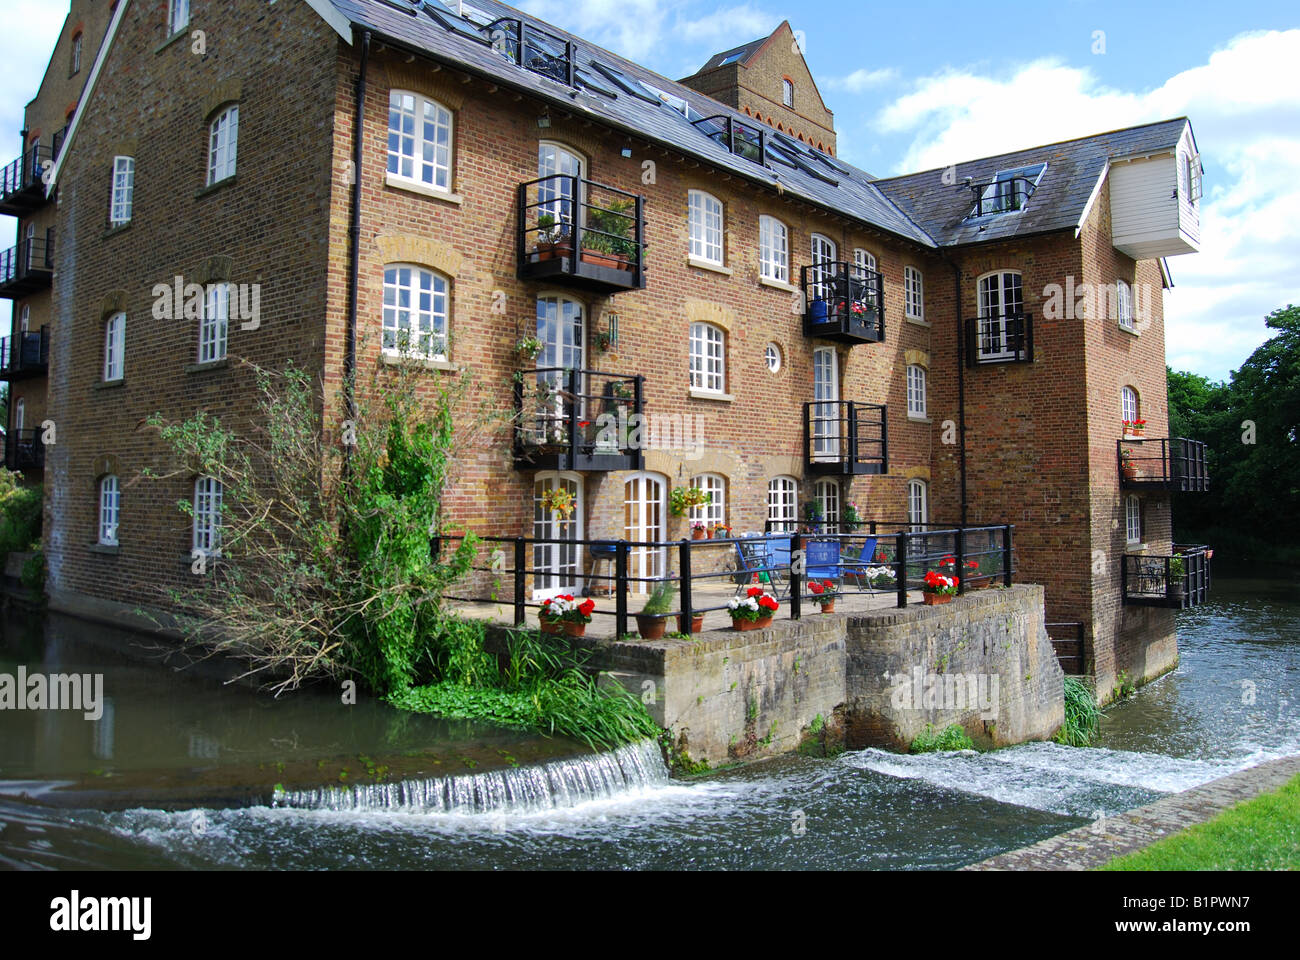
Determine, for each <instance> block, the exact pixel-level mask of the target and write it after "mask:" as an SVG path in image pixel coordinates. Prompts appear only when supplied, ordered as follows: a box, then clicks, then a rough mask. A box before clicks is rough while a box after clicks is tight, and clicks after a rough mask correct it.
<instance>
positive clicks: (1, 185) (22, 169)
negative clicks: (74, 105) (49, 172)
mask: <svg viewBox="0 0 1300 960" xmlns="http://www.w3.org/2000/svg"><path fill="white" fill-rule="evenodd" d="M67 135H68V128H67V127H64V128H63V129H62V130H60V131H58V132H57V133H55V134H54V137H53V142H52V143H51V144H39V145H37V146H35V147H32V148H31V149H30V150H28V151H27V152H26V153H24V154H23V155H22V156H21V157H19V158H18V159H16V160H12V161H10V162H9V163H7V164H5V166H4V167H0V214H6V215H8V216H11V217H25V216H27V215H28V214H29V213H31V212H32V211H33V210H38V209H40V208H41V207H43V206H44V205H45V204H46V202H47V201H48V199H49V198H48V197H47V196H46V195H45V179H44V177H45V169H46V166H47V165H48V164H51V163H53V162H54V161H55V160H57V159H58V157H59V151H60V150H62V149H63V141H64V140H65V139H66V138H67Z"/></svg>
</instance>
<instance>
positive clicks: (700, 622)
mask: <svg viewBox="0 0 1300 960" xmlns="http://www.w3.org/2000/svg"><path fill="white" fill-rule="evenodd" d="M687 620H688V618H687V616H686V614H684V613H679V614H678V615H677V632H678V633H689V634H696V633H699V632H700V631H701V630H703V629H704V614H702V613H694V612H692V613H691V615H690V617H689V620H690V622H689V624H688V623H687ZM688 625H689V626H690V629H689V630H687V629H686V628H687V626H688Z"/></svg>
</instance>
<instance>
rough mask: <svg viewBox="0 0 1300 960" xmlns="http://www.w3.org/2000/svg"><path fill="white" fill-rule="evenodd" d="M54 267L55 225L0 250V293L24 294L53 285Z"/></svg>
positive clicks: (12, 295)
mask: <svg viewBox="0 0 1300 960" xmlns="http://www.w3.org/2000/svg"><path fill="white" fill-rule="evenodd" d="M53 271H54V228H53V227H50V228H49V229H48V230H46V231H45V236H44V237H33V238H32V239H31V240H20V241H19V243H18V245H17V246H16V247H10V248H9V249H8V250H5V251H3V252H0V296H3V297H21V296H26V295H27V294H29V293H31V292H33V291H35V290H39V289H41V288H42V287H46V286H49V284H50V279H51V277H52V275H53Z"/></svg>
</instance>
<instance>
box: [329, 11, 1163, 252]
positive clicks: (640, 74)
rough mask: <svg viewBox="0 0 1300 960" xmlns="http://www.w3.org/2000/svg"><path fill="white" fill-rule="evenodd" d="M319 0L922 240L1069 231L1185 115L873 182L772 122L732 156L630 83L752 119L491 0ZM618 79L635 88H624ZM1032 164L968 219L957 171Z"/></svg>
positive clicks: (389, 37) (646, 135) (954, 241)
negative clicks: (494, 41) (523, 34)
mask: <svg viewBox="0 0 1300 960" xmlns="http://www.w3.org/2000/svg"><path fill="white" fill-rule="evenodd" d="M323 2H328V3H329V4H330V5H332V7H333V8H334V9H335V10H336V11H338V13H340V14H341V15H342V16H343V17H345V18H347V20H349V21H350V22H351V23H352V24H353V25H354V26H357V27H361V28H366V29H369V30H371V31H372V33H373V34H375V35H376V36H377V37H379V38H380V39H382V40H384V41H385V42H388V43H390V44H397V45H401V46H406V47H408V48H410V49H413V50H417V51H420V52H421V53H423V54H425V55H427V56H430V57H432V58H434V59H436V60H439V61H441V62H444V63H447V64H449V65H455V66H459V67H460V68H461V69H464V70H466V71H469V72H472V73H476V74H479V75H482V76H487V77H490V78H492V79H493V81H494V82H498V83H500V84H501V85H503V86H508V87H513V88H515V89H517V90H520V91H523V92H526V93H528V94H530V95H532V96H534V97H537V98H538V99H540V100H542V101H544V102H547V103H550V104H553V105H555V106H556V107H557V108H559V109H561V110H564V111H565V112H568V113H572V114H575V115H579V116H581V115H584V114H586V115H589V116H590V117H591V118H592V119H593V120H598V121H600V122H603V123H606V124H608V125H609V126H611V127H613V128H615V129H621V130H623V131H626V132H628V133H630V134H632V135H634V136H637V137H639V138H641V139H645V140H649V141H652V142H657V143H660V144H663V145H665V146H669V147H671V148H672V149H674V150H676V151H680V152H681V153H684V154H687V155H689V156H692V157H694V158H696V159H699V160H701V161H703V162H707V163H708V164H710V165H712V166H714V167H717V168H720V169H722V170H725V171H728V172H730V173H732V174H733V175H736V176H739V177H742V178H744V179H747V180H750V181H755V182H758V183H762V184H766V185H767V186H769V187H772V188H774V189H779V190H780V191H782V192H784V193H787V194H790V195H792V196H795V197H798V198H799V199H802V200H805V201H808V202H810V203H813V204H815V205H817V206H819V207H822V208H824V209H826V210H829V211H832V212H834V213H839V214H843V215H845V216H848V217H852V218H854V219H856V220H858V221H860V222H863V223H865V224H869V225H871V226H874V227H877V228H879V229H882V230H885V231H888V232H890V233H893V234H895V235H897V236H899V237H902V238H904V239H906V240H909V241H911V242H913V243H917V244H920V245H921V246H924V247H931V248H933V247H939V246H955V245H960V244H965V243H972V242H983V241H988V240H996V239H1002V238H1006V237H1013V236H1025V235H1029V234H1034V233H1041V232H1046V231H1053V230H1063V229H1068V228H1073V227H1074V226H1076V225H1077V223H1078V221H1079V219H1080V216H1081V215H1082V213H1083V211H1084V209H1085V208H1086V206H1087V204H1088V200H1089V198H1090V197H1091V196H1092V193H1093V190H1094V188H1095V187H1096V186H1097V182H1098V178H1099V177H1100V176H1101V173H1102V172H1103V171H1104V170H1105V168H1106V164H1107V161H1108V160H1110V159H1112V158H1116V157H1123V156H1134V155H1141V154H1143V153H1148V152H1159V151H1163V150H1169V149H1172V148H1173V147H1174V146H1176V144H1177V143H1178V139H1179V137H1180V136H1181V135H1182V131H1183V128H1184V126H1185V125H1186V124H1187V122H1188V121H1187V120H1186V119H1185V118H1180V119H1177V120H1168V121H1163V122H1161V123H1154V124H1147V125H1145V126H1140V127H1132V128H1129V129H1125V130H1117V131H1113V132H1110V133H1103V134H1098V135H1096V136H1091V137H1082V138H1079V139H1076V140H1069V141H1066V142H1064V143H1056V144H1049V145H1046V146H1042V147H1035V148H1033V149H1029V150H1020V151H1017V152H1015V153H1008V154H1003V155H1001V156H997V157H986V158H983V159H979V160H973V161H970V162H968V163H961V164H958V165H957V171H956V174H957V176H956V183H955V184H953V185H948V184H944V183H943V182H942V176H943V172H944V171H943V170H942V169H937V170H930V171H926V172H924V173H916V174H909V175H906V176H901V177H892V178H888V179H884V180H878V179H876V178H874V177H872V176H871V175H870V174H868V173H866V172H865V171H863V170H860V169H858V168H857V167H854V166H853V165H851V164H848V163H845V162H844V161H843V160H841V159H839V158H838V157H829V156H826V155H825V154H820V153H818V152H817V151H815V150H813V149H812V148H811V147H808V146H806V145H805V144H801V143H799V142H798V141H796V140H794V139H793V138H790V137H786V136H783V135H781V134H778V133H776V132H774V131H770V130H765V131H764V132H765V133H766V135H767V137H768V138H769V142H773V141H774V142H775V143H777V144H780V145H783V147H784V151H785V152H786V160H784V161H782V160H779V159H777V158H776V157H775V155H774V152H773V151H772V150H771V148H769V153H768V157H767V162H766V163H765V164H760V163H757V162H755V161H753V160H749V159H746V158H745V157H742V156H739V155H737V154H734V153H732V152H731V151H730V150H728V149H726V147H724V146H723V145H722V144H721V143H719V142H718V141H717V140H715V139H713V138H712V137H709V136H708V135H707V134H706V133H705V132H703V131H702V130H701V129H699V128H698V127H696V126H693V125H692V123H691V122H690V120H688V119H687V118H686V116H684V115H683V113H682V112H680V111H679V110H678V109H674V108H673V107H672V106H669V105H668V104H667V103H665V102H663V101H662V100H661V99H660V98H659V97H658V96H656V95H655V94H654V93H653V92H651V91H647V90H646V89H644V88H642V87H640V86H639V84H640V83H644V84H648V85H650V86H651V87H654V88H655V89H656V90H658V91H662V92H664V93H666V94H668V95H669V97H670V98H672V99H674V100H676V101H679V102H681V103H684V104H685V105H686V107H687V109H688V112H690V113H691V114H692V119H695V118H696V117H697V116H698V117H709V116H717V115H724V116H730V117H732V118H734V119H735V120H736V121H739V122H741V123H744V124H746V125H748V126H750V128H751V129H753V128H757V127H758V126H759V125H758V124H757V123H755V121H754V120H753V119H752V118H750V117H747V116H746V115H744V114H742V113H740V112H738V111H736V110H733V109H731V108H729V107H726V106H724V105H723V104H721V103H719V102H718V101H716V100H714V99H712V98H711V97H708V96H705V95H704V94H702V93H699V92H697V91H695V90H692V89H691V88H690V87H687V86H684V85H682V84H680V83H678V82H676V81H673V80H669V79H667V78H666V77H662V76H660V75H659V74H657V73H655V72H654V71H652V70H648V69H646V68H645V67H642V66H640V65H638V64H636V63H633V62H631V61H630V60H626V59H624V58H622V57H620V56H618V55H617V54H614V53H611V52H610V51H608V50H604V49H602V48H601V47H598V46H596V45H594V44H591V43H587V42H586V41H584V40H582V39H581V38H579V37H577V36H575V35H573V34H570V33H567V32H566V31H564V30H561V29H559V28H558V27H554V26H551V25H550V24H547V23H545V22H543V21H541V20H538V19H537V18H536V17H531V16H528V15H527V14H524V13H522V12H520V11H518V10H516V9H514V8H513V7H510V6H508V5H506V4H504V3H499V2H496V0H470V2H469V3H468V4H467V5H466V8H465V10H466V15H467V17H468V18H470V19H462V18H459V17H457V16H456V15H455V13H454V12H453V11H452V10H451V9H450V8H449V7H446V6H444V5H443V4H441V3H439V2H437V0H425V2H424V3H421V2H420V0H323ZM497 17H511V18H516V19H521V20H523V21H525V22H526V23H529V24H532V25H534V26H536V27H539V28H541V29H542V30H544V31H546V32H547V33H549V34H551V35H553V36H554V37H557V38H559V39H560V40H561V41H571V42H572V43H573V44H574V45H575V50H576V60H577V67H578V69H579V71H580V72H581V76H580V83H579V86H580V89H576V90H575V89H574V88H571V87H569V86H568V85H567V84H566V83H564V82H561V81H558V80H554V79H551V78H550V77H547V76H543V75H542V74H540V73H536V72H534V71H532V70H528V69H525V68H524V67H521V66H519V65H518V64H516V63H514V62H512V61H511V60H509V59H507V58H506V57H504V56H502V55H500V54H498V53H496V52H495V51H493V49H492V48H491V46H490V45H489V44H488V43H487V42H486V38H485V37H483V34H482V33H481V31H480V29H479V27H481V26H482V25H483V23H484V21H486V20H488V19H494V18H497ZM474 21H477V23H476V22H474ZM480 38H482V39H480ZM766 39H767V38H763V39H760V40H755V41H752V42H751V43H748V44H745V45H744V46H743V47H736V48H733V49H732V50H730V51H724V53H721V54H718V55H717V56H715V57H714V58H713V60H719V61H720V60H721V59H725V58H726V57H727V55H729V54H731V53H735V52H738V51H743V50H749V48H751V47H752V48H754V49H757V48H758V47H759V46H761V45H762V44H763V42H764V41H765V40H766ZM750 52H751V53H752V51H750ZM713 60H710V63H713ZM706 67H707V65H706ZM602 68H603V69H602ZM610 71H612V74H611V72H610ZM615 78H618V79H615ZM625 85H630V86H631V87H632V88H633V89H635V90H636V91H638V92H637V93H635V94H634V93H632V92H629V91H628V90H627V89H626V86H625ZM602 91H603V92H602ZM609 94H615V95H614V96H610V95H609ZM790 154H795V155H797V157H798V164H799V165H798V166H792V165H790V164H789V160H788V158H789V155H790ZM1040 162H1046V164H1047V169H1046V170H1045V171H1044V173H1043V176H1042V179H1041V180H1040V182H1039V184H1038V187H1037V189H1036V191H1035V192H1034V194H1033V196H1032V197H1031V198H1030V200H1029V203H1028V204H1027V206H1026V208H1025V209H1024V210H1023V211H1019V212H1015V213H1006V214H1000V215H995V216H989V217H981V218H979V219H978V220H971V219H969V215H970V214H971V213H972V211H973V208H974V204H975V194H974V193H973V192H972V190H971V189H970V188H969V187H968V186H965V185H964V183H963V181H964V179H965V178H966V177H971V178H973V179H974V180H975V181H976V182H978V181H980V180H989V179H991V178H992V177H994V176H995V175H996V174H997V173H998V171H1001V170H1006V169H1009V168H1014V167H1020V166H1026V165H1029V164H1034V163H1040Z"/></svg>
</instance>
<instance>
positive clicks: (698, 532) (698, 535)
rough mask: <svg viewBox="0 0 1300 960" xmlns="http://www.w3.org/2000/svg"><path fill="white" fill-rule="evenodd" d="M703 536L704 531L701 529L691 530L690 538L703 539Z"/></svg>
mask: <svg viewBox="0 0 1300 960" xmlns="http://www.w3.org/2000/svg"><path fill="white" fill-rule="evenodd" d="M704 536H705V532H704V531H703V530H692V531H691V539H692V540H703V539H704Z"/></svg>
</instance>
